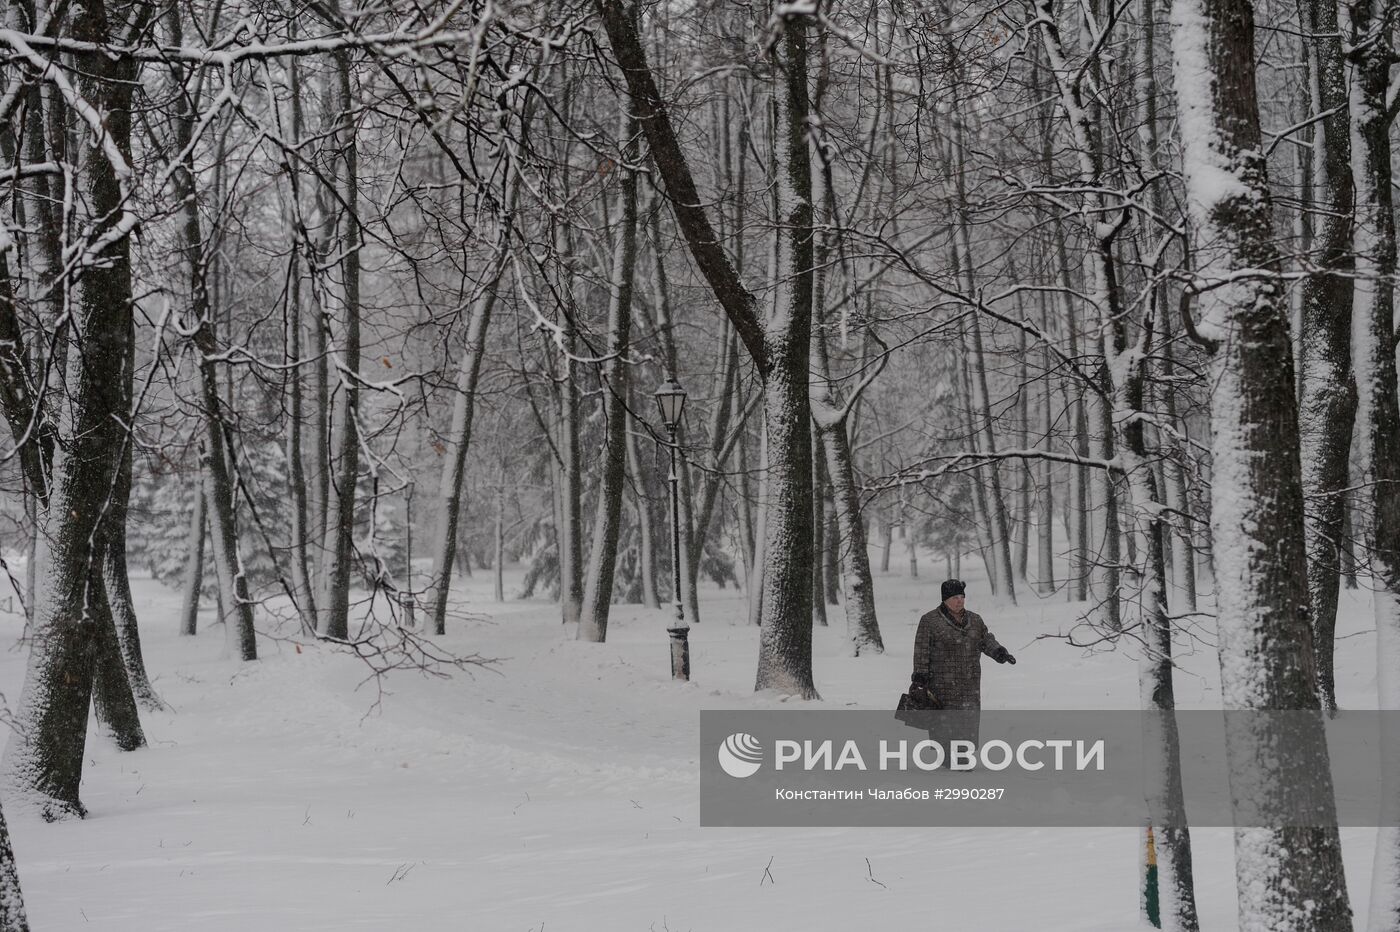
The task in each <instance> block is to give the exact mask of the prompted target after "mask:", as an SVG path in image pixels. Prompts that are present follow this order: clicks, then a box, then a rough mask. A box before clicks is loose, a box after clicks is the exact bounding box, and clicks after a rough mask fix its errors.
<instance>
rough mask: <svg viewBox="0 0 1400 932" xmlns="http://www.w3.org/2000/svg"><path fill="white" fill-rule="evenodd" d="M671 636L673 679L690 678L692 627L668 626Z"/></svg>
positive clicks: (685, 679) (686, 679)
mask: <svg viewBox="0 0 1400 932" xmlns="http://www.w3.org/2000/svg"><path fill="white" fill-rule="evenodd" d="M666 633H667V634H669V635H670V636H671V679H673V680H682V681H686V682H689V680H690V628H689V627H685V628H667V629H666Z"/></svg>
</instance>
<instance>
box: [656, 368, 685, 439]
mask: <svg viewBox="0 0 1400 932" xmlns="http://www.w3.org/2000/svg"><path fill="white" fill-rule="evenodd" d="M656 407H657V408H658V409H659V410H660V412H661V421H662V423H664V424H665V425H666V429H667V430H675V429H676V427H677V426H679V424H680V422H681V412H682V411H684V410H685V389H683V388H681V385H680V383H679V382H677V381H676V380H675V379H670V378H668V379H667V380H666V381H664V382H662V383H661V387H660V388H658V389H657V390H656Z"/></svg>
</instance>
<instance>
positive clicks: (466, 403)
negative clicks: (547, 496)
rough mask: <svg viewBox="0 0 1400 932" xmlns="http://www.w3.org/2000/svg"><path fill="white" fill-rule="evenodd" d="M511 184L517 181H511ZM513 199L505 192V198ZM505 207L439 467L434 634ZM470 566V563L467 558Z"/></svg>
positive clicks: (453, 545)
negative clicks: (444, 453)
mask: <svg viewBox="0 0 1400 932" xmlns="http://www.w3.org/2000/svg"><path fill="white" fill-rule="evenodd" d="M510 184H511V185H512V188H514V187H515V186H516V185H517V184H518V182H510ZM513 200H514V198H513V196H511V195H507V201H508V202H511V201H513ZM509 218H510V211H509V207H507V208H506V210H505V211H504V212H503V214H502V217H501V218H500V221H499V222H500V223H501V224H502V230H501V233H500V235H499V237H498V238H497V242H496V254H495V255H494V256H493V257H492V258H491V265H490V270H489V271H488V272H487V273H486V274H485V275H484V276H483V278H482V281H481V284H480V286H479V287H480V289H481V290H480V292H479V293H478V295H477V298H476V300H475V301H474V302H472V310H471V321H470V322H469V323H468V324H467V342H466V346H464V347H463V348H462V357H461V363H460V365H459V367H458V370H457V391H456V394H455V395H454V397H453V400H452V425H451V427H450V428H449V430H448V436H447V445H448V451H447V457H446V461H445V462H444V463H443V466H442V479H441V481H440V482H439V484H438V497H437V502H436V506H435V508H434V511H435V512H436V513H437V516H438V523H437V528H436V530H437V534H436V536H435V539H434V541H433V575H432V581H431V582H430V584H429V585H430V586H431V592H430V594H429V597H428V611H430V612H431V613H432V615H431V616H430V617H429V618H428V619H426V620H425V623H424V626H423V628H424V630H425V631H428V632H430V633H432V634H445V633H446V632H447V602H448V596H449V594H450V592H451V587H452V567H453V563H454V560H455V558H456V556H457V535H458V532H459V530H460V528H459V527H458V525H459V523H460V521H461V514H462V484H463V479H464V477H465V476H466V472H467V451H468V450H469V448H470V447H471V441H472V419H473V415H474V414H475V411H476V385H477V380H478V379H479V378H480V376H481V361H482V359H483V358H484V357H485V355H486V334H487V331H488V328H489V327H490V323H491V312H492V310H493V309H494V308H495V304H496V289H497V287H498V286H499V284H500V281H501V276H502V274H503V273H504V272H505V266H506V260H507V258H508V256H509V253H508V252H507V240H508V237H509V233H508V231H507V230H506V229H505V227H508V226H509V224H510V222H511V221H510V219H509ZM468 563H469V564H470V561H468Z"/></svg>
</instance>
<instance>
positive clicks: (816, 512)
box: [812, 430, 830, 628]
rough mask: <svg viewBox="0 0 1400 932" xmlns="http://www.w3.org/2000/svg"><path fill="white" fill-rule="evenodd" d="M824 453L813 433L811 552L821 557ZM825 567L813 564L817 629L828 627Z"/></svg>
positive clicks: (817, 434)
mask: <svg viewBox="0 0 1400 932" xmlns="http://www.w3.org/2000/svg"><path fill="white" fill-rule="evenodd" d="M825 458H826V450H825V445H824V444H823V443H822V436H821V431H820V430H814V431H812V552H813V553H815V554H817V555H818V556H820V555H821V554H822V553H824V552H825V550H826V540H825V536H826V535H825V531H826V513H825V511H824V509H825V507H826V496H825V494H824V492H825V487H826V486H828V485H830V480H828V479H827V475H826V462H825ZM825 570H826V564H825V562H823V561H822V560H820V559H817V560H813V561H812V623H813V624H814V625H818V626H819V627H822V628H826V627H828V626H829V623H828V621H827V617H826V579H825V576H826V572H825Z"/></svg>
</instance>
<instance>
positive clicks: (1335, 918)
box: [1171, 0, 1351, 932]
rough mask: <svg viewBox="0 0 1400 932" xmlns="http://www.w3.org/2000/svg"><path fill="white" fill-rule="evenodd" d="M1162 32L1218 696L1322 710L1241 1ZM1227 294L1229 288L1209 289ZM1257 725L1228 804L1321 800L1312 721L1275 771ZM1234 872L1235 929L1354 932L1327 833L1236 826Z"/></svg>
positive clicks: (1196, 12)
mask: <svg viewBox="0 0 1400 932" xmlns="http://www.w3.org/2000/svg"><path fill="white" fill-rule="evenodd" d="M1171 19H1172V49H1173V53H1174V54H1173V58H1174V65H1175V78H1176V95H1177V100H1178V101H1179V102H1180V108H1181V113H1180V124H1181V138H1182V146H1183V168H1184V174H1185V179H1186V195H1187V198H1186V199H1187V202H1188V204H1189V205H1190V228H1191V234H1192V235H1191V241H1192V243H1193V246H1194V251H1195V255H1194V257H1193V259H1194V264H1195V268H1196V275H1197V280H1198V281H1200V282H1201V283H1202V284H1203V286H1204V287H1202V289H1201V290H1200V292H1199V294H1198V296H1197V301H1198V306H1199V308H1200V313H1199V322H1198V323H1197V324H1196V330H1197V332H1198V334H1199V335H1200V337H1201V338H1202V339H1203V340H1206V341H1209V344H1210V346H1211V348H1212V354H1211V366H1210V383H1211V385H1212V386H1213V389H1212V405H1211V414H1210V418H1211V433H1212V437H1213V440H1212V454H1213V483H1212V487H1211V529H1212V536H1213V547H1212V549H1213V552H1214V555H1215V560H1214V564H1215V565H1214V571H1215V588H1216V592H1217V601H1218V616H1217V627H1218V644H1219V650H1220V672H1221V698H1222V701H1223V705H1224V707H1225V708H1227V709H1246V710H1272V709H1318V708H1319V703H1318V698H1317V693H1316V682H1315V672H1314V670H1315V667H1314V660H1313V652H1312V635H1311V631H1310V629H1309V626H1308V590H1307V574H1306V557H1305V552H1304V543H1303V537H1304V534H1303V495H1302V486H1301V476H1300V471H1301V468H1300V465H1299V454H1298V420H1297V409H1296V407H1295V403H1294V397H1295V396H1294V375H1293V359H1292V352H1291V349H1290V345H1289V329H1288V313H1287V309H1286V306H1285V304H1284V301H1283V297H1282V295H1281V294H1280V287H1279V283H1278V281H1277V279H1276V278H1273V277H1266V276H1250V277H1242V276H1240V275H1239V272H1240V271H1242V270H1247V269H1248V270H1252V269H1261V268H1274V267H1276V266H1277V263H1278V255H1277V252H1276V250H1275V247H1274V242H1273V229H1272V218H1271V215H1270V212H1271V210H1272V205H1271V203H1270V197H1269V188H1268V181H1267V175H1266V169H1265V162H1264V158H1263V155H1262V152H1263V148H1262V143H1261V138H1260V136H1261V134H1260V130H1259V109H1258V100H1257V97H1256V90H1255V78H1254V67H1255V66H1254V62H1255V51H1254V35H1253V21H1254V10H1253V8H1252V7H1251V5H1250V4H1249V3H1248V2H1247V0H1215V2H1211V3H1205V2H1204V0H1175V2H1174V3H1173V4H1172V10H1171ZM1225 280H1230V281H1231V282H1232V284H1230V285H1229V286H1228V287H1218V286H1217V287H1211V285H1214V284H1215V283H1219V282H1221V281H1225ZM1262 721H1263V719H1262V718H1253V719H1251V720H1250V724H1251V725H1252V726H1254V727H1248V726H1246V727H1239V726H1236V727H1232V728H1229V729H1228V730H1227V743H1226V757H1227V763H1228V767H1229V770H1230V785H1231V790H1232V792H1233V793H1236V794H1240V793H1248V794H1249V796H1250V798H1251V799H1252V800H1253V801H1254V802H1255V803H1256V804H1258V805H1260V806H1261V807H1262V808H1263V811H1264V812H1269V813H1272V812H1279V813H1281V812H1283V811H1285V810H1286V809H1287V807H1288V806H1289V804H1290V802H1291V797H1292V794H1294V793H1298V792H1308V791H1312V792H1315V793H1316V794H1317V796H1316V797H1313V798H1320V799H1328V800H1330V799H1331V798H1332V778H1331V772H1330V769H1329V763H1328V754H1327V745H1326V740H1325V736H1324V735H1323V731H1322V721H1321V718H1320V716H1319V717H1318V718H1317V719H1316V720H1315V723H1314V727H1313V728H1311V729H1310V730H1307V731H1305V732H1303V733H1300V734H1296V735H1293V736H1291V738H1292V741H1291V743H1290V749H1291V753H1290V754H1288V755H1286V756H1284V757H1282V758H1279V757H1277V756H1276V755H1272V754H1267V753H1263V751H1262V749H1263V748H1264V747H1267V746H1270V745H1271V743H1272V742H1274V741H1277V740H1279V736H1278V735H1277V734H1270V733H1268V731H1267V725H1265V726H1263V727H1259V726H1258V725H1255V723H1258V722H1262ZM1300 731H1301V730H1300ZM1284 821H1286V820H1284V819H1283V818H1282V817H1281V816H1280V817H1279V822H1280V824H1281V825H1282V823H1283V822H1284ZM1333 821H1335V817H1334V819H1333ZM1235 873H1236V880H1237V888H1238V891H1239V921H1240V925H1241V926H1242V927H1250V928H1268V929H1280V930H1283V929H1286V930H1290V932H1311V930H1317V932H1322V930H1345V929H1350V928H1351V906H1350V903H1349V902H1348V896H1347V888H1346V881H1345V874H1344V871H1343V866H1342V859H1341V845H1340V840H1339V837H1338V832H1337V829H1336V828H1335V824H1334V825H1333V827H1323V828H1312V827H1297V826H1292V827H1290V826H1284V827H1274V828H1237V829H1236V830H1235Z"/></svg>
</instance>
